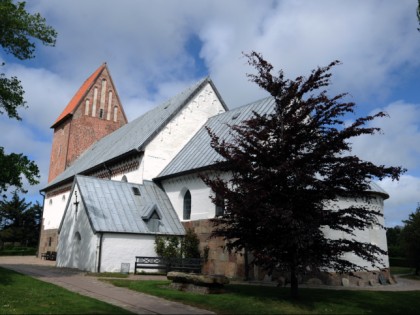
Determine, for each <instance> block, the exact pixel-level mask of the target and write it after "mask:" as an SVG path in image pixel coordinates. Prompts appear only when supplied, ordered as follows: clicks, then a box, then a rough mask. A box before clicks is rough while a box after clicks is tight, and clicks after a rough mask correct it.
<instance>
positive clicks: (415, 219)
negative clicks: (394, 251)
mask: <svg viewBox="0 0 420 315" xmlns="http://www.w3.org/2000/svg"><path fill="white" fill-rule="evenodd" d="M403 222H404V224H405V225H404V228H403V229H402V232H401V240H402V244H403V248H404V250H405V254H406V257H407V259H408V261H409V263H410V265H411V266H412V267H414V268H415V269H416V270H415V274H416V275H420V205H418V206H417V209H416V211H414V212H413V213H411V214H410V215H409V216H408V220H405V221H403Z"/></svg>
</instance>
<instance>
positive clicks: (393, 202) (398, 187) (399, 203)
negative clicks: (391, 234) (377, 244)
mask: <svg viewBox="0 0 420 315" xmlns="http://www.w3.org/2000/svg"><path fill="white" fill-rule="evenodd" d="M378 184H379V185H380V186H381V187H382V188H383V189H385V191H386V192H387V193H388V194H389V196H390V198H389V199H387V200H385V203H384V209H385V211H384V212H385V225H386V226H390V227H391V226H396V225H402V220H407V219H408V215H409V214H410V213H412V212H414V211H415V210H416V208H417V205H418V203H419V202H420V178H419V177H414V176H410V175H403V176H401V178H400V180H399V181H392V180H391V179H389V178H386V179H384V180H382V181H381V182H378Z"/></svg>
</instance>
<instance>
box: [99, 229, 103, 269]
mask: <svg viewBox="0 0 420 315" xmlns="http://www.w3.org/2000/svg"><path fill="white" fill-rule="evenodd" d="M103 236H104V233H101V236H100V237H99V253H98V273H100V272H101V258H102V237H103Z"/></svg>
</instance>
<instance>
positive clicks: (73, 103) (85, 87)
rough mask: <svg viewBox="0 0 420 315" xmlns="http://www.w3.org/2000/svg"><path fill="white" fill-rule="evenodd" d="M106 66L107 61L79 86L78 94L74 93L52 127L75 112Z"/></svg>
mask: <svg viewBox="0 0 420 315" xmlns="http://www.w3.org/2000/svg"><path fill="white" fill-rule="evenodd" d="M105 68H106V62H104V63H103V64H102V65H101V66H100V67H99V68H98V69H96V71H95V72H94V73H92V74H91V76H90V77H89V78H87V79H86V81H85V82H84V83H83V84H82V86H81V87H80V88H79V90H78V91H77V92H76V94H74V96H73V98H72V99H71V100H70V102H69V103H68V104H67V106H66V108H64V110H63V112H62V113H61V114H60V116H58V118H57V119H56V121H55V122H54V123H53V124H52V126H51V128H54V127H56V126H57V125H58V124H59V123H60V122H61V121H63V120H64V119H65V118H66V117H68V116H69V115H72V114H73V113H74V111H75V110H76V108H77V106H78V105H79V103H80V101H81V100H82V98H83V97H84V96H85V95H86V93H87V92H88V91H89V89H90V87H91V86H92V84H93V83H94V82H95V80H96V79H97V78H98V77H99V75H100V74H101V73H102V71H103V70H104V69H105Z"/></svg>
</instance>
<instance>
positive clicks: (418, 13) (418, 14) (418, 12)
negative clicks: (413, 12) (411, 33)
mask: <svg viewBox="0 0 420 315" xmlns="http://www.w3.org/2000/svg"><path fill="white" fill-rule="evenodd" d="M418 1H419V3H418V5H417V20H418V21H419V24H420V0H418ZM418 30H419V31H420V28H418Z"/></svg>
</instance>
